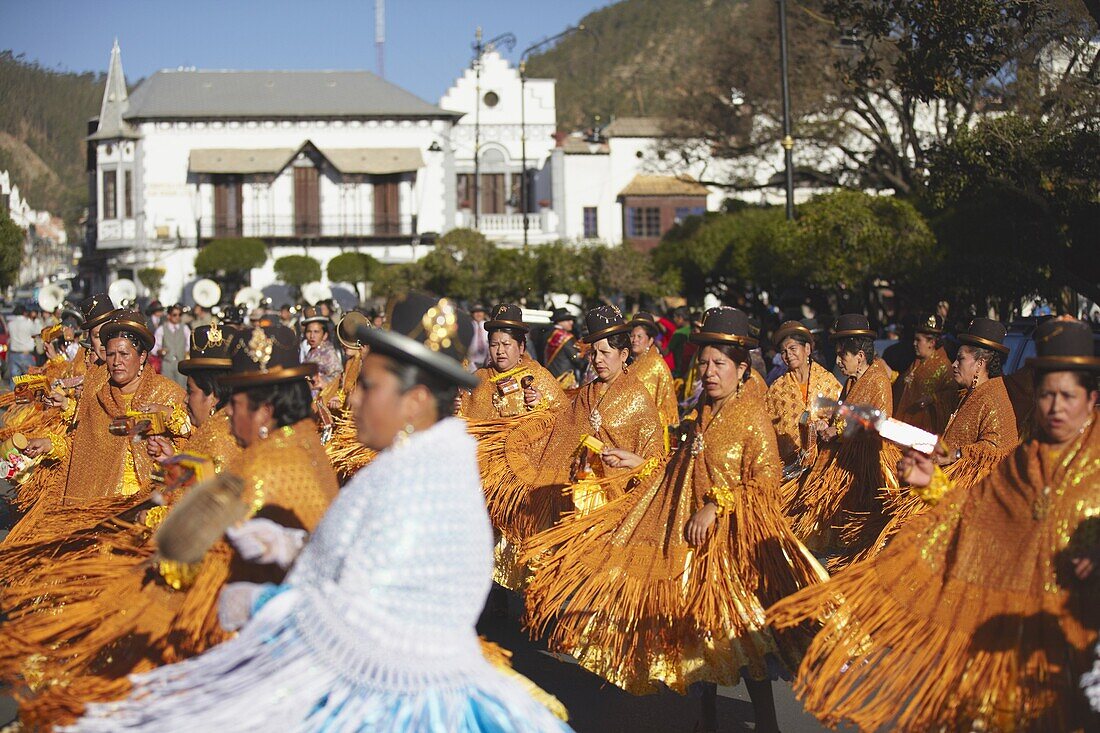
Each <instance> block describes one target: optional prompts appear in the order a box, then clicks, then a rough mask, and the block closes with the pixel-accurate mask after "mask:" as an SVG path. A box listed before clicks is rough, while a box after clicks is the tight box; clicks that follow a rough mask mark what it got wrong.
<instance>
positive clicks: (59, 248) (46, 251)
mask: <svg viewBox="0 0 1100 733" xmlns="http://www.w3.org/2000/svg"><path fill="white" fill-rule="evenodd" d="M0 212H3V213H4V214H6V215H7V216H8V218H10V219H11V220H12V221H13V222H14V223H15V224H16V226H18V227H20V228H21V229H23V231H25V232H26V234H27V236H26V239H25V240H24V242H23V262H22V264H21V265H20V267H19V276H18V278H17V281H18V284H19V285H25V286H36V285H44V284H46V283H47V282H52V281H54V280H58V279H64V278H68V277H69V276H70V275H71V274H72V272H71V271H70V268H71V267H72V263H73V250H72V248H71V247H70V246H69V244H68V234H67V233H66V231H65V222H63V221H62V220H61V218H60V217H57V216H54V215H53V214H51V213H50V212H48V211H37V210H35V209H33V208H31V205H30V204H29V203H27V200H26V199H24V198H23V196H22V194H20V193H19V186H18V185H17V184H15V183H14V182H13V181H12V177H11V175H10V174H9V173H8V171H5V170H0Z"/></svg>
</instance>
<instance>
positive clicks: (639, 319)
mask: <svg viewBox="0 0 1100 733" xmlns="http://www.w3.org/2000/svg"><path fill="white" fill-rule="evenodd" d="M626 325H628V326H630V328H631V330H633V329H635V328H637V327H638V326H641V327H642V328H644V329H645V330H646V331H648V332H649V335H650V336H653V337H656V336H657V334H659V333H660V332H661V329H660V327H659V326H658V325H657V317H656V316H654V315H653V314H652V313H649V312H647V311H638V312H637V313H635V314H634V317H633V318H631V319H630V320H629V321H628V322H627V324H626Z"/></svg>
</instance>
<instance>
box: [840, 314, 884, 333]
mask: <svg viewBox="0 0 1100 733" xmlns="http://www.w3.org/2000/svg"><path fill="white" fill-rule="evenodd" d="M850 336H855V337H859V336H864V337H866V338H869V339H873V338H875V337H876V336H878V334H877V333H875V332H874V331H872V330H871V323H870V322H869V321H868V320H867V316H865V315H863V314H862V313H845V314H844V315H842V316H841V317H840V318H838V319H836V323H834V324H833V331H832V337H833V338H834V339H838V338H848V337H850Z"/></svg>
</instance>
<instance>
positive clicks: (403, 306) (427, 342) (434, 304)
mask: <svg viewBox="0 0 1100 733" xmlns="http://www.w3.org/2000/svg"><path fill="white" fill-rule="evenodd" d="M356 333H357V335H358V337H359V340H360V341H361V342H363V343H364V344H366V345H367V346H369V347H370V348H371V353H372V354H383V355H385V356H388V357H390V358H391V359H394V360H396V361H399V362H401V363H404V364H412V365H413V366H416V367H418V368H421V369H424V370H426V371H428V372H430V373H432V374H435V375H436V376H438V377H440V378H442V379H445V380H446V381H448V382H450V383H452V384H456V385H458V386H459V387H465V388H467V389H472V388H474V387H476V386H477V385H478V384H479V382H480V380H479V379H478V378H477V377H476V376H474V375H473V374H471V373H470V372H468V371H466V370H465V369H464V368H463V367H462V360H463V359H465V358H466V354H467V353H468V349H469V344H470V341H471V340H472V339H473V336H474V324H473V321H472V320H471V319H470V316H469V314H468V313H466V312H465V311H462V310H459V308H458V307H457V306H456V305H455V304H454V302H453V301H451V300H449V299H447V298H440V297H438V296H436V295H432V294H430V293H424V292H411V293H405V294H403V295H398V296H395V297H393V298H391V299H390V302H389V303H387V304H386V326H385V327H384V328H369V327H367V326H360V327H359V329H358V330H357V332H356Z"/></svg>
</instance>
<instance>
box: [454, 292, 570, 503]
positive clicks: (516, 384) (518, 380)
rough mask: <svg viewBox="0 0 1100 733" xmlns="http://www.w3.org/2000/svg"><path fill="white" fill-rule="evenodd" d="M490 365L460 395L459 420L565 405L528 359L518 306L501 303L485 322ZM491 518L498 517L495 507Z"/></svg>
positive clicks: (517, 414)
mask: <svg viewBox="0 0 1100 733" xmlns="http://www.w3.org/2000/svg"><path fill="white" fill-rule="evenodd" d="M484 328H485V332H486V333H487V334H488V338H489V363H488V365H487V366H484V367H482V368H480V369H478V370H477V371H476V372H474V374H475V375H476V376H477V377H478V379H479V380H480V383H479V384H478V386H476V387H474V388H473V389H472V390H469V391H466V390H463V391H462V392H461V393H460V395H461V397H460V400H461V401H460V403H459V407H458V416H459V417H464V418H466V419H467V420H469V421H470V422H485V421H494V420H507V419H510V418H515V417H520V416H522V415H527V414H529V413H531V412H534V411H536V410H544V409H551V408H555V407H560V406H561V405H562V404H563V403H564V401H565V393H564V392H563V391H562V388H561V384H560V383H559V382H558V380H557V379H555V378H554V376H553V375H552V374H550V372H548V371H547V370H546V369H544V368H543V367H542V365H540V364H539V363H538V362H537V361H535V360H534V359H532V358H531V357H530V356H528V355H527V349H526V346H527V334H528V332H529V331H530V330H531V328H530V327H529V326H528V325H527V324H526V323H524V322H523V311H522V310H521V309H520V307H519V306H518V305H513V304H511V303H501V304H500V305H498V306H497V307H496V308H494V309H493V313H492V317H491V318H490V319H489V320H488V321H486V322H485V325H484ZM489 515H490V516H494V511H493V507H492V506H490V507H489Z"/></svg>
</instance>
